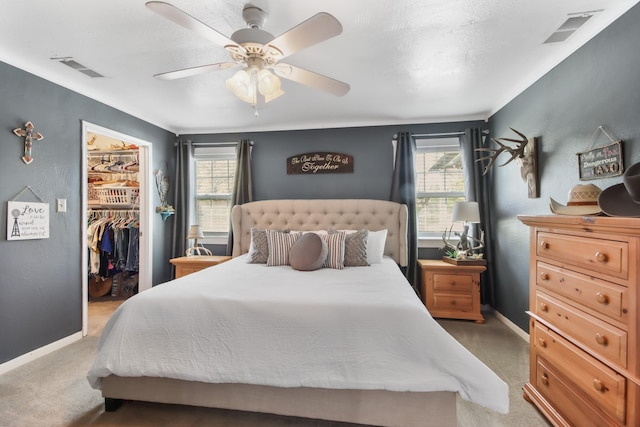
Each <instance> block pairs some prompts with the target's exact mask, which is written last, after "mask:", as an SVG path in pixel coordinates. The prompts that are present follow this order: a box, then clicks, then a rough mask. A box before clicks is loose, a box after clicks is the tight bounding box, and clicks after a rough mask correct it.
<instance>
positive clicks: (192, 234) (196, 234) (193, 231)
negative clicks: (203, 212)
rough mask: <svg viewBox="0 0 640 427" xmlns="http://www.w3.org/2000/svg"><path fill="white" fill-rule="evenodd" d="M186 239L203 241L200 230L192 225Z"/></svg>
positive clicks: (197, 226)
mask: <svg viewBox="0 0 640 427" xmlns="http://www.w3.org/2000/svg"><path fill="white" fill-rule="evenodd" d="M187 239H204V233H203V232H202V229H201V228H200V226H199V225H192V226H191V227H190V228H189V234H188V235H187Z"/></svg>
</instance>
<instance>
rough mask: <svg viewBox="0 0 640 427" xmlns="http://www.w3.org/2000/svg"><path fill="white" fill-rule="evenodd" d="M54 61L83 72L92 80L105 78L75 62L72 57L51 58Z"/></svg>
mask: <svg viewBox="0 0 640 427" xmlns="http://www.w3.org/2000/svg"><path fill="white" fill-rule="evenodd" d="M51 59H52V60H54V61H58V62H59V63H61V64H64V65H66V66H67V67H70V68H73V69H74V70H76V71H79V72H81V73H82V74H85V75H87V76H89V77H92V78H96V77H104V76H103V75H102V74H100V73H98V72H96V71H93V70H92V69H90V68H87V67H85V66H84V65H82V64H80V63H79V62H77V61H75V60H73V59H72V58H71V57H66V58H51Z"/></svg>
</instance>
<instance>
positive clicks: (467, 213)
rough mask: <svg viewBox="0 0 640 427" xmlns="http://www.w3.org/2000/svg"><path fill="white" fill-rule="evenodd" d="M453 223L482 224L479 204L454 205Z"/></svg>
mask: <svg viewBox="0 0 640 427" xmlns="http://www.w3.org/2000/svg"><path fill="white" fill-rule="evenodd" d="M451 220H452V221H453V222H480V209H479V208H478V202H456V203H455V204H454V205H453V215H452V219H451Z"/></svg>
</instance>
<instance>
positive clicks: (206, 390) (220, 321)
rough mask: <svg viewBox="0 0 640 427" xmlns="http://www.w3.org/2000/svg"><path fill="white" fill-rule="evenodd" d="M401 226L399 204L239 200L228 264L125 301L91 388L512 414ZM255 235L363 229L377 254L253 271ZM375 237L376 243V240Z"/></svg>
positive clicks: (222, 399) (263, 405) (187, 399)
mask: <svg viewBox="0 0 640 427" xmlns="http://www.w3.org/2000/svg"><path fill="white" fill-rule="evenodd" d="M406 223H407V209H406V206H404V205H400V204H397V203H394V202H389V201H380V200H337V199H336V200H268V201H258V202H251V203H247V204H244V205H239V206H235V207H234V208H233V210H232V227H233V233H234V244H233V259H231V260H230V261H227V262H225V263H223V264H220V265H217V266H215V267H210V268H208V269H205V270H202V271H200V272H197V273H192V274H190V275H188V276H184V277H182V278H179V279H175V280H172V281H170V282H167V283H164V284H161V285H158V286H155V287H154V288H152V289H150V290H148V291H145V292H142V293H140V294H138V295H136V296H135V297H133V298H131V299H129V300H128V301H126V302H125V303H123V304H122V305H121V306H120V307H119V308H118V310H116V312H114V314H113V316H112V317H111V319H110V320H109V322H108V323H107V325H106V326H105V330H104V332H103V334H102V336H101V339H100V342H99V345H98V352H97V355H96V359H95V361H94V364H93V366H92V368H91V370H90V371H89V374H88V379H89V382H90V383H91V385H92V387H94V388H96V389H100V390H101V391H102V395H103V397H104V398H105V407H106V409H107V410H115V409H116V408H117V406H118V405H119V404H120V402H121V401H123V400H139V401H149V402H160V403H176V404H186V405H195V406H205V407H215V408H226V409H235V410H243V411H253V412H265V413H274V414H280V415H288V416H297V417H306V418H315V419H326V420H335V421H343V422H351V423H359V424H369V425H393V426H403V425H404V426H416V425H421V426H455V425H456V394H460V396H461V397H462V398H464V399H466V400H470V401H473V402H475V403H477V404H479V405H482V406H485V407H487V408H490V409H492V410H495V411H497V412H500V413H506V412H507V411H508V387H507V385H506V384H505V383H504V381H502V380H501V379H500V378H499V377H498V376H497V375H495V373H493V372H492V371H491V370H490V369H489V368H488V367H486V366H485V365H484V364H483V363H482V362H480V361H479V360H478V359H477V358H475V357H474V356H473V355H472V354H471V353H469V352H468V351H467V350H466V349H464V347H462V346H461V345H460V344H459V343H458V342H457V341H455V340H454V339H453V338H452V337H451V336H450V335H449V334H447V333H446V332H445V331H444V330H443V329H442V328H441V327H440V326H439V325H438V324H437V323H436V322H435V321H434V320H433V319H432V318H431V316H430V315H429V313H428V312H427V310H426V309H425V307H424V305H422V303H421V302H420V300H419V299H418V298H417V297H416V295H415V293H414V292H413V290H412V288H411V287H410V285H409V284H408V282H407V281H406V279H405V278H404V276H403V275H402V273H401V271H400V269H399V268H398V266H406V265H407V250H406V234H407V231H406V230H407V229H406ZM257 230H260V231H264V230H280V232H278V233H276V232H275V231H270V232H267V233H271V234H269V236H272V235H276V234H277V235H278V236H280V237H283V236H284V233H287V232H289V233H296V232H297V231H305V232H312V231H315V232H319V233H320V234H322V233H326V232H327V230H329V232H330V233H331V235H332V236H335V235H338V234H340V235H341V236H344V234H342V233H345V232H346V233H352V232H354V231H358V230H368V232H369V237H368V238H367V239H368V240H367V241H366V242H367V243H366V245H367V251H369V254H368V255H369V256H371V255H372V253H374V252H377V251H378V250H379V251H380V255H381V256H380V259H376V260H375V262H373V263H371V264H370V265H369V266H362V267H359V266H346V267H344V268H338V267H336V266H333V267H335V268H328V267H326V268H319V269H317V270H315V271H298V270H296V269H294V268H292V267H291V266H289V265H268V264H262V263H252V262H248V261H250V260H253V258H252V257H255V247H252V238H253V239H254V240H255V238H256V234H255V233H256V231H257ZM281 230H285V231H281ZM384 230H386V231H384ZM383 231H384V233H383ZM365 234H366V233H365ZM380 234H385V235H386V236H385V238H384V239H383V240H382V243H381V248H380V249H374V248H375V246H372V245H374V243H376V242H374V241H373V237H371V236H374V235H375V236H378V237H379V235H380ZM284 237H286V236H284ZM286 238H288V237H286ZM338 238H343V237H335V239H338ZM323 239H333V238H332V237H329V238H328V237H323ZM376 239H377V238H376ZM329 241H331V240H329ZM270 242H271V243H272V245H273V242H272V241H271V240H270ZM377 244H378V245H380V240H379V239H378V240H377ZM253 245H255V242H254V243H253ZM271 247H272V248H273V247H275V246H271ZM337 247H338V246H336V248H337ZM330 250H331V249H330ZM272 255H273V254H272ZM343 255H344V254H343ZM376 255H377V254H376ZM330 257H331V253H330V256H329V257H327V261H326V262H329V261H328V259H329V258H330Z"/></svg>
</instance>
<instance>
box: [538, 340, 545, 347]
mask: <svg viewBox="0 0 640 427" xmlns="http://www.w3.org/2000/svg"><path fill="white" fill-rule="evenodd" d="M538 344H540V347H542V348H547V342H546V341H545V340H544V338H539V339H538Z"/></svg>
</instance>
